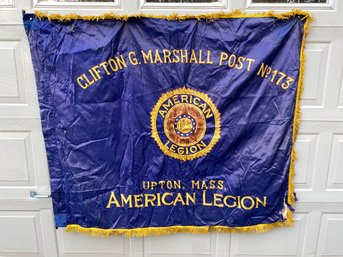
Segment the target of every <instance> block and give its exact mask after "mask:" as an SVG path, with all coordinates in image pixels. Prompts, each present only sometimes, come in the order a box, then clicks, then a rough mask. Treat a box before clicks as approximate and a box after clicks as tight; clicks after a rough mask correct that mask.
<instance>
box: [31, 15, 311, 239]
mask: <svg viewBox="0 0 343 257" xmlns="http://www.w3.org/2000/svg"><path fill="white" fill-rule="evenodd" d="M35 15H36V17H37V18H38V19H48V20H57V21H60V22H68V21H71V20H75V19H77V20H86V21H99V20H107V19H113V20H121V21H127V20H129V19H130V18H156V19H167V20H186V19H197V20H200V19H205V20H215V19H225V18H277V19H290V18H292V17H294V16H298V15H299V16H303V19H306V21H305V24H304V33H303V38H302V43H301V51H300V71H299V80H298V89H297V95H296V103H295V110H294V123H293V134H292V152H291V161H290V169H289V178H288V199H287V202H288V204H289V205H291V206H294V203H295V197H294V194H293V192H294V182H293V177H294V175H295V171H294V162H295V161H296V160H297V155H296V151H295V148H294V144H295V141H296V136H297V133H298V130H299V123H300V117H301V111H300V98H301V94H302V91H303V83H304V69H305V51H304V49H305V41H306V36H307V34H308V32H309V30H310V27H311V24H312V22H313V21H314V18H313V17H312V16H311V14H310V13H309V12H307V11H302V10H292V11H290V12H286V13H275V12H273V11H268V12H260V13H245V12H242V11H240V10H235V11H233V12H219V13H211V14H200V15H179V14H176V13H174V14H171V15H154V14H134V15H119V14H115V13H105V14H102V15H99V16H81V15H78V14H67V15H60V14H46V13H43V12H40V11H37V12H35ZM286 216H287V218H286V220H285V221H283V222H282V221H279V222H276V223H273V224H258V225H254V226H246V227H225V226H211V227H206V226H202V227H200V226H199V227H197V226H171V227H148V228H135V229H101V228H85V227H81V226H79V225H77V224H71V225H68V226H67V228H66V231H67V232H69V231H74V232H81V233H85V234H88V235H92V236H103V237H108V236H111V235H124V236H127V237H144V236H159V235H169V234H174V233H180V232H183V233H192V234H207V233H208V232H212V231H216V232H266V231H269V230H271V229H272V228H274V227H285V226H291V225H292V224H293V218H292V212H291V211H290V210H289V209H288V208H287V215H286Z"/></svg>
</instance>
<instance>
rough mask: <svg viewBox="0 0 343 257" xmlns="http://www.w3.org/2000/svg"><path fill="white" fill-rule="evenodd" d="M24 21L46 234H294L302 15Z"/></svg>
mask: <svg viewBox="0 0 343 257" xmlns="http://www.w3.org/2000/svg"><path fill="white" fill-rule="evenodd" d="M23 19H24V26H25V30H26V33H27V37H28V40H29V43H30V48H31V55H32V61H33V66H34V71H35V76H36V83H37V89H38V100H39V106H40V115H41V124H42V130H43V135H44V139H45V145H46V153H47V159H48V165H49V172H50V178H51V196H52V200H53V208H54V214H55V224H56V227H67V231H79V232H84V233H87V234H91V235H101V236H109V235H112V234H115V235H118V234H122V235H126V236H146V235H162V234H170V233H176V232H190V233H206V232H208V231H228V232H229V231H256V232H262V231H267V230H269V229H271V228H273V227H275V226H286V225H291V224H292V211H293V208H292V206H293V204H294V202H295V196H294V193H293V182H292V178H293V175H294V170H293V165H294V161H295V158H296V155H295V151H294V148H293V147H294V142H295V137H296V133H297V130H298V123H299V115H300V113H299V98H300V94H301V90H302V83H303V82H302V81H303V76H304V75H303V74H304V58H305V57H304V44H305V35H306V33H307V30H308V29H309V24H310V21H311V16H310V15H309V13H307V12H303V11H299V10H294V11H292V12H288V13H283V14H277V13H273V12H265V13H255V14H245V13H243V12H240V11H234V12H232V13H216V14H206V15H197V16H195V15H194V16H193V15H184V16H182V15H181V16H180V15H176V14H175V15H170V16H156V15H144V14H139V15H132V16H119V15H116V14H104V15H101V16H79V15H76V14H70V15H64V16H62V15H58V14H50V15H48V14H44V13H39V12H38V13H36V14H24V16H23Z"/></svg>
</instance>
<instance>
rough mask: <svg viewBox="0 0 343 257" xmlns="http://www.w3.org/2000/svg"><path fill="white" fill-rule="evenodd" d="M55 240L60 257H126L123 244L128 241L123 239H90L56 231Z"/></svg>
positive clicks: (89, 237)
mask: <svg viewBox="0 0 343 257" xmlns="http://www.w3.org/2000/svg"><path fill="white" fill-rule="evenodd" d="M57 239H58V249H59V254H60V256H65V257H67V256H73V257H109V256H111V257H117V256H118V257H120V256H127V255H126V253H125V244H126V241H128V240H129V239H126V238H124V237H109V238H101V237H92V236H89V235H84V234H76V233H67V232H65V230H64V229H58V230H57Z"/></svg>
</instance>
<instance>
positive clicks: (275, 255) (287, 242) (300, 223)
mask: <svg viewBox="0 0 343 257" xmlns="http://www.w3.org/2000/svg"><path fill="white" fill-rule="evenodd" d="M294 219H295V224H296V225H295V226H293V227H288V228H283V229H280V228H279V229H276V230H275V231H272V232H269V233H264V234H253V233H250V234H249V233H247V234H233V235H232V237H231V251H230V256H232V257H259V256H272V257H284V256H302V251H303V249H304V243H305V241H304V238H305V233H306V231H307V229H308V222H307V219H308V214H305V213H298V214H296V215H295V217H294Z"/></svg>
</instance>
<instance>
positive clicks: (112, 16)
mask: <svg viewBox="0 0 343 257" xmlns="http://www.w3.org/2000/svg"><path fill="white" fill-rule="evenodd" d="M35 15H36V17H37V18H38V19H48V20H55V21H60V22H68V21H71V20H85V21H99V20H121V21H127V20H129V19H131V18H155V19H166V20H188V19H196V20H201V19H205V20H216V19H227V18H277V19H290V18H292V17H294V16H297V15H300V16H303V17H304V19H307V20H309V19H312V16H311V14H310V13H309V12H307V11H302V10H292V11H290V12H285V13H276V12H273V11H267V12H259V13H245V12H242V11H240V10H234V11H232V12H216V13H207V14H197V15H193V14H185V15H180V14H177V13H172V14H170V15H158V14H143V13H138V14H132V15H120V14H116V13H104V14H102V15H95V16H94V15H84V16H83V15H79V14H74V13H70V14H65V15H61V14H47V13H44V12H41V11H36V12H35Z"/></svg>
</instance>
